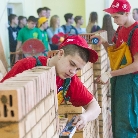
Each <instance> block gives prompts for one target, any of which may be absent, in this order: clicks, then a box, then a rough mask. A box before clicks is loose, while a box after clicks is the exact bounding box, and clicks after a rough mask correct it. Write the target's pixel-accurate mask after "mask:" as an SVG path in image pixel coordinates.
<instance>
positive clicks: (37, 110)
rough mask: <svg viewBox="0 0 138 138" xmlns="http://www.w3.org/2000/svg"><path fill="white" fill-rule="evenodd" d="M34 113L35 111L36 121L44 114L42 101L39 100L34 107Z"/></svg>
mask: <svg viewBox="0 0 138 138" xmlns="http://www.w3.org/2000/svg"><path fill="white" fill-rule="evenodd" d="M35 113H36V121H37V122H38V121H39V120H40V119H41V118H42V117H43V115H44V114H45V106H44V101H41V103H39V104H38V105H37V107H36V108H35Z"/></svg>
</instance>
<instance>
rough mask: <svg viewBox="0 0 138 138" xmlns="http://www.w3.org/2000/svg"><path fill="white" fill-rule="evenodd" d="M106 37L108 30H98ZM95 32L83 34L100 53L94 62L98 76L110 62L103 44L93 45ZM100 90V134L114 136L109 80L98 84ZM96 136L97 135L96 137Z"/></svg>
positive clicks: (94, 70) (109, 137)
mask: <svg viewBox="0 0 138 138" xmlns="http://www.w3.org/2000/svg"><path fill="white" fill-rule="evenodd" d="M96 33H98V34H99V35H100V36H102V37H103V38H104V39H106V40H107V32H106V31H98V32H96ZM94 34H95V33H93V34H81V36H82V37H84V38H85V39H86V41H87V43H88V44H89V46H90V47H91V48H92V49H94V50H95V51H96V52H97V53H98V60H97V62H96V63H94V64H93V72H94V78H97V77H98V76H100V75H101V74H102V73H104V72H106V71H108V70H109V62H108V58H107V53H106V51H105V49H104V47H103V45H100V46H98V45H93V44H92V43H91V36H92V35H94ZM97 92H98V103H99V105H100V107H101V109H102V113H101V114H100V116H99V135H100V138H112V127H111V113H110V109H111V102H110V100H111V99H110V98H108V97H107V94H108V93H109V82H108V83H107V84H106V85H97ZM95 138H96V137H95Z"/></svg>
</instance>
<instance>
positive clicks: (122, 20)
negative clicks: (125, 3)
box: [111, 13, 128, 26]
mask: <svg viewBox="0 0 138 138" xmlns="http://www.w3.org/2000/svg"><path fill="white" fill-rule="evenodd" d="M111 16H112V17H113V18H114V23H116V24H117V25H119V26H124V25H125V24H126V22H127V19H128V13H124V14H123V15H121V14H118V13H114V14H111Z"/></svg>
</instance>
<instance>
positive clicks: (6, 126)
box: [0, 121, 25, 138]
mask: <svg viewBox="0 0 138 138" xmlns="http://www.w3.org/2000/svg"><path fill="white" fill-rule="evenodd" d="M0 126H1V128H0V137H1V138H23V137H24V135H25V131H24V122H23V121H21V122H19V123H11V122H1V123H0Z"/></svg>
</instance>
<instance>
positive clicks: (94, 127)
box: [58, 62, 99, 138]
mask: <svg viewBox="0 0 138 138" xmlns="http://www.w3.org/2000/svg"><path fill="white" fill-rule="evenodd" d="M77 76H78V77H79V78H80V80H81V82H82V83H83V84H84V86H85V87H86V88H87V89H88V90H89V91H90V92H91V93H92V94H94V96H95V98H98V97H97V96H98V95H97V93H96V91H95V90H94V83H93V64H92V63H90V62H89V63H87V64H86V66H85V67H84V68H83V69H82V70H80V71H78V73H77ZM84 111H85V110H84V108H83V107H74V106H73V105H72V104H71V103H70V102H67V104H65V103H62V104H61V105H60V106H59V110H58V112H59V115H61V116H63V117H67V118H68V120H71V119H72V118H73V117H74V116H76V115H79V114H82V113H83V112H84ZM98 123H99V122H98V119H96V120H94V121H91V122H89V123H88V124H87V125H86V126H85V128H84V129H83V130H81V131H76V133H75V134H74V136H73V138H99V124H98Z"/></svg>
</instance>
